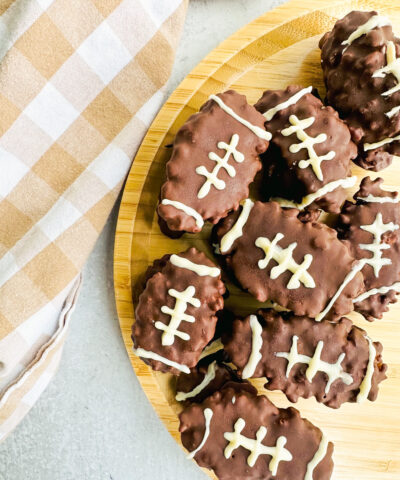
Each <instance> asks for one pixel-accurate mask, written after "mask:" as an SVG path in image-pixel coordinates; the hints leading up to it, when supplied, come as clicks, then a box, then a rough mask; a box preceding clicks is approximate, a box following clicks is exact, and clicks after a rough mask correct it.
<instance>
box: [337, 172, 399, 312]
mask: <svg viewBox="0 0 400 480" xmlns="http://www.w3.org/2000/svg"><path fill="white" fill-rule="evenodd" d="M382 182H383V179H382V178H377V179H376V180H371V179H370V178H369V177H366V178H364V179H363V181H362V182H361V185H360V190H359V191H358V192H357V193H356V194H355V195H354V200H355V201H356V203H352V202H346V203H345V204H344V206H343V209H342V214H341V215H340V217H339V224H338V226H337V229H338V232H339V236H340V237H341V238H343V239H345V240H347V241H348V243H349V245H350V250H351V252H352V254H353V255H354V256H355V257H356V258H357V259H359V260H360V261H361V262H364V267H363V269H362V273H363V276H364V283H365V290H366V291H365V292H364V293H362V294H361V295H359V296H358V297H357V298H355V299H354V300H353V301H354V303H355V310H357V311H358V312H360V313H362V314H363V315H364V316H365V317H366V318H367V320H374V319H375V318H382V314H383V313H384V312H386V311H387V310H388V305H389V304H390V303H394V302H396V294H398V293H400V228H399V226H400V204H399V197H398V194H397V192H389V191H387V190H382V188H381V184H382Z"/></svg>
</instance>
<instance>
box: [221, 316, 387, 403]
mask: <svg viewBox="0 0 400 480" xmlns="http://www.w3.org/2000/svg"><path fill="white" fill-rule="evenodd" d="M223 343H224V349H225V351H226V353H227V355H228V357H229V358H230V359H231V361H232V363H233V364H234V365H235V366H236V367H237V368H238V373H239V375H240V376H241V377H242V378H244V379H248V378H263V377H265V378H266V379H267V383H266V384H265V388H267V389H268V390H281V391H282V392H283V393H285V395H286V396H287V397H288V399H289V400H290V401H291V402H297V400H298V398H299V397H304V398H309V397H311V396H315V397H316V399H317V401H318V402H321V403H324V404H325V405H327V406H328V407H332V408H339V407H340V405H341V404H342V403H344V402H357V403H362V402H363V401H365V400H366V399H369V400H371V401H373V400H375V399H376V397H377V395H378V385H379V383H380V382H381V381H382V380H384V379H385V378H386V375H385V372H386V369H387V365H385V364H384V363H383V362H382V358H381V352H382V345H381V344H380V343H379V342H373V341H372V340H371V339H370V338H369V337H368V336H367V334H366V332H365V331H364V330H362V329H360V328H358V327H356V326H354V325H353V323H352V322H351V320H349V319H347V318H342V319H341V320H340V321H339V322H338V323H332V322H329V321H327V320H323V321H321V322H316V321H315V320H313V319H311V318H309V317H299V316H295V315H293V314H291V313H287V314H281V313H278V312H275V311H274V310H259V311H258V312H256V314H254V315H249V316H248V317H246V318H245V319H236V320H235V321H234V322H233V326H232V333H231V334H228V335H225V336H224V337H223Z"/></svg>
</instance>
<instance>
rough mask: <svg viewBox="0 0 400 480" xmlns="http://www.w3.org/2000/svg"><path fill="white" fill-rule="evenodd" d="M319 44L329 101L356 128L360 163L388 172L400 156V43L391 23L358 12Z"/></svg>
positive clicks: (354, 136)
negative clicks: (386, 169) (385, 169)
mask: <svg viewBox="0 0 400 480" xmlns="http://www.w3.org/2000/svg"><path fill="white" fill-rule="evenodd" d="M319 45H320V48H321V58H322V60H321V64H322V69H323V72H324V79H325V83H326V88H327V101H328V103H329V105H332V106H333V107H334V108H335V109H336V110H337V111H338V112H339V115H340V116H341V118H343V119H345V120H346V122H347V124H348V126H349V128H350V131H351V134H352V138H353V141H354V142H355V143H357V145H358V147H359V156H358V159H357V163H358V164H359V165H360V166H361V167H363V168H366V169H368V170H374V171H378V170H381V169H382V168H385V167H387V166H388V165H389V164H390V163H391V161H392V157H393V155H399V154H400V141H399V140H400V136H399V133H400V58H398V57H399V54H400V40H399V39H398V38H397V37H395V36H394V33H393V30H392V27H391V25H390V22H389V20H388V19H387V18H385V17H383V16H381V15H379V14H378V13H377V12H359V11H353V12H351V13H349V14H348V15H346V16H345V17H344V18H342V19H341V20H339V21H338V22H336V24H335V26H334V27H333V30H332V31H331V32H328V33H326V34H325V35H324V36H323V37H322V39H321V40H320V44H319Z"/></svg>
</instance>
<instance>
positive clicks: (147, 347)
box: [132, 248, 225, 375]
mask: <svg viewBox="0 0 400 480" xmlns="http://www.w3.org/2000/svg"><path fill="white" fill-rule="evenodd" d="M150 268H151V273H150V278H148V280H147V282H146V287H145V289H144V291H143V293H142V294H141V295H140V297H139V301H138V305H137V308H136V315H135V316H136V321H135V323H134V324H133V327H132V340H133V343H134V350H135V353H136V354H137V355H138V356H139V357H140V358H142V359H143V360H144V361H145V362H146V363H147V364H149V365H150V366H151V367H152V368H153V369H154V370H160V371H162V372H170V373H173V374H175V375H178V374H179V373H180V372H185V373H189V371H190V368H192V367H194V366H195V365H197V363H198V361H199V357H200V354H201V352H202V350H203V349H204V347H205V346H206V345H207V343H208V342H209V341H210V340H211V339H212V337H213V336H214V332H215V325H216V323H217V317H216V315H215V314H216V312H218V311H219V310H221V309H222V308H223V305H224V300H223V297H222V295H223V294H224V293H225V285H224V283H223V282H222V281H221V271H220V269H219V268H217V267H216V266H215V265H214V263H213V262H211V260H209V259H208V258H207V257H206V255H205V254H204V253H202V252H199V251H198V250H196V249H195V248H189V249H188V250H187V251H186V252H182V253H180V254H179V255H175V254H174V255H165V256H164V257H163V258H162V259H160V260H158V261H156V262H155V265H154V266H153V267H150Z"/></svg>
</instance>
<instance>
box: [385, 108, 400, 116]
mask: <svg viewBox="0 0 400 480" xmlns="http://www.w3.org/2000/svg"><path fill="white" fill-rule="evenodd" d="M399 112H400V105H398V106H397V107H393V108H392V109H391V110H390V111H389V112H386V113H385V115H386V116H387V117H388V118H392V117H394V116H395V115H397V114H398V113H399Z"/></svg>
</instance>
